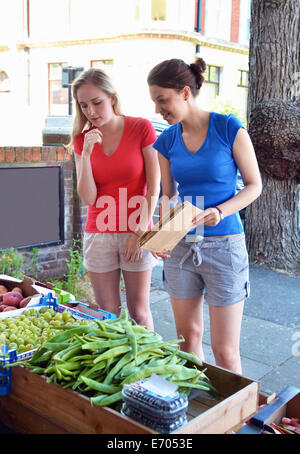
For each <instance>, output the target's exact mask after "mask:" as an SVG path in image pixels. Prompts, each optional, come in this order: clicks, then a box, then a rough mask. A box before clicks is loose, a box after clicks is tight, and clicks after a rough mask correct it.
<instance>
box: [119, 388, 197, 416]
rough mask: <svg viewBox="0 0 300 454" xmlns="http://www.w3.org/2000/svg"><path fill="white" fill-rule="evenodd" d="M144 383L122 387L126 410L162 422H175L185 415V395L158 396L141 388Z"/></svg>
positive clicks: (186, 400)
mask: <svg viewBox="0 0 300 454" xmlns="http://www.w3.org/2000/svg"><path fill="white" fill-rule="evenodd" d="M143 383H144V381H139V382H135V383H131V384H130V385H124V386H123V389H122V398H123V401H124V403H125V404H126V408H129V409H130V410H132V411H133V410H134V411H135V412H138V413H139V414H142V415H144V416H145V418H151V420H152V421H156V422H162V421H168V424H169V422H170V421H171V420H173V421H174V420H175V419H176V418H178V417H179V416H181V415H185V412H186V409H187V406H188V398H187V395H186V394H180V393H179V392H177V391H176V392H172V393H170V394H168V395H165V394H164V395H159V394H157V393H155V392H153V391H150V390H149V389H147V388H145V387H144V386H143Z"/></svg>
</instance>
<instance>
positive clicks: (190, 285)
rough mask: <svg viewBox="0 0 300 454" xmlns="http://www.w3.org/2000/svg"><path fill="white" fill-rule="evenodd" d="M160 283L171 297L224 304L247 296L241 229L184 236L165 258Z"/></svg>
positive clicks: (246, 253) (243, 236) (235, 301)
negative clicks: (227, 234)
mask: <svg viewBox="0 0 300 454" xmlns="http://www.w3.org/2000/svg"><path fill="white" fill-rule="evenodd" d="M163 284H164V288H165V290H166V291H167V292H168V293H169V294H170V296H171V297H172V298H180V299H183V298H196V297H199V296H201V295H204V299H205V300H206V302H207V303H208V304H211V305H212V306H227V305H230V304H234V303H238V302H240V301H242V300H245V299H246V298H248V297H249V296H250V282H249V264H248V252H247V249H246V243H245V235H244V233H241V234H238V235H234V236H231V237H226V238H224V237H223V238H222V237H220V238H210V237H205V238H204V239H203V240H202V241H199V242H195V243H190V242H188V241H186V239H185V238H183V239H182V240H181V241H180V242H179V243H178V244H177V246H176V247H175V248H174V249H173V251H172V253H171V257H170V258H167V259H164V270H163Z"/></svg>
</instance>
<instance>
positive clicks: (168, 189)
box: [158, 153, 177, 217]
mask: <svg viewBox="0 0 300 454" xmlns="http://www.w3.org/2000/svg"><path fill="white" fill-rule="evenodd" d="M158 161H159V167H160V172H161V187H162V195H163V197H162V201H161V204H160V216H161V217H162V216H163V215H164V214H166V213H168V211H170V209H171V208H172V206H171V203H170V201H171V199H173V200H174V197H175V196H176V195H177V188H176V183H175V181H174V179H173V177H172V174H171V171H170V162H169V160H168V159H166V158H165V157H164V156H162V155H161V154H160V153H158Z"/></svg>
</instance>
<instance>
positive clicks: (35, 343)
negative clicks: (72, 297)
mask: <svg viewBox="0 0 300 454" xmlns="http://www.w3.org/2000/svg"><path fill="white" fill-rule="evenodd" d="M88 323H89V321H88V320H86V319H79V320H76V319H75V318H74V317H73V316H72V314H71V313H70V312H68V311H64V312H55V311H54V310H53V309H52V308H47V307H42V308H41V309H40V310H39V311H36V310H35V309H33V308H32V309H25V311H23V312H22V314H21V315H18V316H15V317H6V318H3V319H0V343H1V344H6V345H8V348H9V350H12V349H16V350H17V352H18V353H22V352H27V351H30V350H33V349H35V348H38V347H40V346H41V344H43V343H44V342H46V341H47V339H49V338H50V337H52V336H55V335H56V334H57V329H55V328H57V327H63V326H69V325H82V324H83V325H86V324H88Z"/></svg>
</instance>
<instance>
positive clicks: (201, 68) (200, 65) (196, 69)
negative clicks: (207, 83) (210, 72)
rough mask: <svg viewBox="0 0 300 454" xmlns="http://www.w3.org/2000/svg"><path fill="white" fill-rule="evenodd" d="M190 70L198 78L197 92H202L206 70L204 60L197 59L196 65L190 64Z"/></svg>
mask: <svg viewBox="0 0 300 454" xmlns="http://www.w3.org/2000/svg"><path fill="white" fill-rule="evenodd" d="M190 69H191V71H192V73H193V74H194V76H195V78H196V87H197V90H200V88H201V87H202V84H203V82H204V77H203V75H202V74H203V73H204V72H205V70H206V63H205V61H204V60H203V59H202V58H197V60H196V61H195V63H191V64H190Z"/></svg>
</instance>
